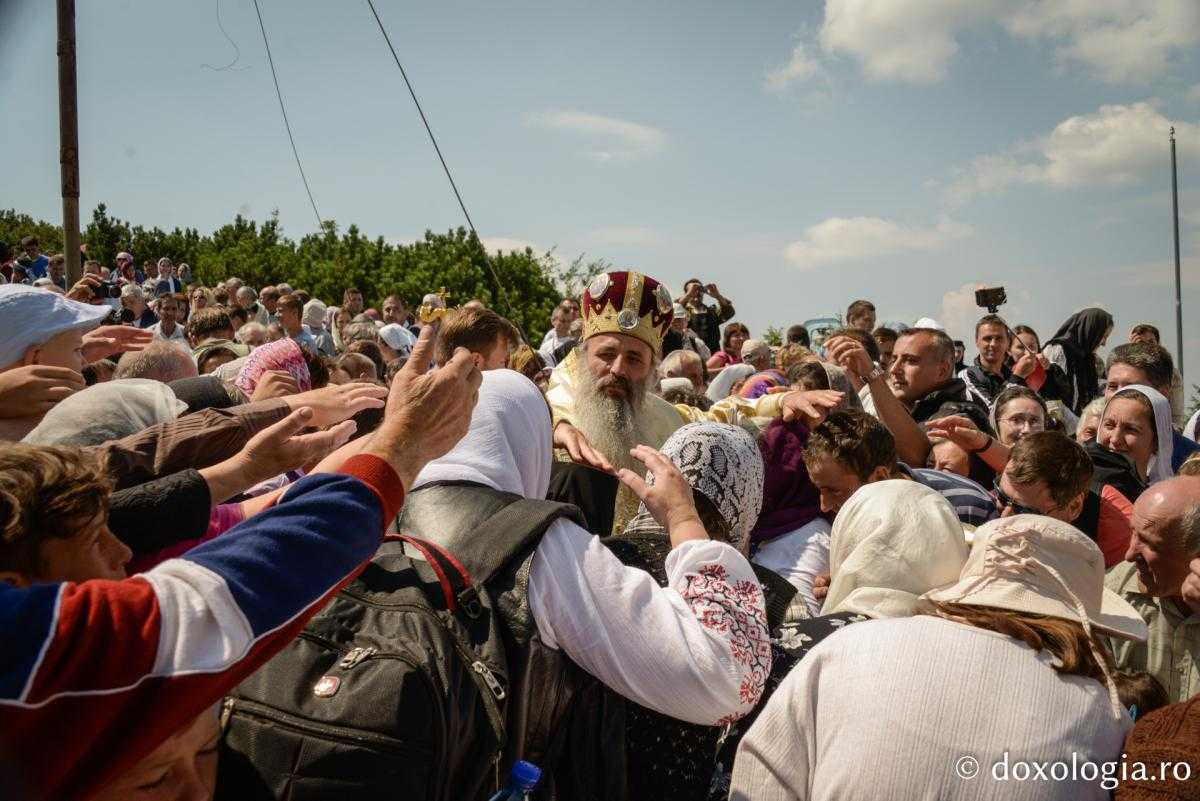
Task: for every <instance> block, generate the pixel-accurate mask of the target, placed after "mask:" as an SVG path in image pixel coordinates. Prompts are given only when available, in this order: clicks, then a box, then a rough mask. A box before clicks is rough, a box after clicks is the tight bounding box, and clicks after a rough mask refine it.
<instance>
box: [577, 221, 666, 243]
mask: <svg viewBox="0 0 1200 801" xmlns="http://www.w3.org/2000/svg"><path fill="white" fill-rule="evenodd" d="M587 238H588V241H589V242H591V243H592V244H594V245H599V246H602V247H622V246H639V245H653V244H656V243H657V242H658V241H659V239H660V237H659V235H658V232H657V231H655V230H654V229H653V228H647V227H645V226H640V225H614V226H611V227H607V228H597V229H596V230H594V231H591V232H590V233H589V234H588V235H587Z"/></svg>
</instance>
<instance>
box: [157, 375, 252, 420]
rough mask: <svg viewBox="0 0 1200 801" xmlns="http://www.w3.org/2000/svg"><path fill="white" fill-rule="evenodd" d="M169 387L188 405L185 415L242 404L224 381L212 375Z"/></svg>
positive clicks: (190, 379) (196, 377)
mask: <svg viewBox="0 0 1200 801" xmlns="http://www.w3.org/2000/svg"><path fill="white" fill-rule="evenodd" d="M168 386H169V387H171V391H172V392H174V393H175V397H177V398H179V400H181V401H183V402H184V403H186V404H187V410H186V411H185V412H184V414H191V413H192V412H198V411H200V410H201V409H228V408H229V407H230V406H237V405H238V404H239V403H241V400H240V399H237V398H234V397H233V396H232V395H231V394H230V392H229V388H228V386H226V384H225V382H224V381H222V380H221V379H219V378H217V377H216V376H212V375H199V376H194V377H192V378H180V379H178V380H177V381H172V382H171V383H170V384H168Z"/></svg>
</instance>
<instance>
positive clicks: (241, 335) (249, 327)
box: [233, 321, 267, 345]
mask: <svg viewBox="0 0 1200 801" xmlns="http://www.w3.org/2000/svg"><path fill="white" fill-rule="evenodd" d="M252 331H260V332H262V340H263V342H266V341H267V327H266V326H265V325H263V324H262V323H257V322H253V321H251V322H248V323H246V324H245V325H243V326H242V327H241V328H239V329H238V330H237V333H236V334H234V335H233V338H234V339H235V340H237V341H238V342H241V343H242V344H243V345H244V344H246V334H248V333H250V332H252Z"/></svg>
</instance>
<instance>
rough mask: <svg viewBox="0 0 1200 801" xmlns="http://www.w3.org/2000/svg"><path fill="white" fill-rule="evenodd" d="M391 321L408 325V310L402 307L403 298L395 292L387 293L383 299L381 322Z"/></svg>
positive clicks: (386, 323)
mask: <svg viewBox="0 0 1200 801" xmlns="http://www.w3.org/2000/svg"><path fill="white" fill-rule="evenodd" d="M393 323H395V324H396V325H402V326H404V327H406V328H407V327H408V326H409V325H410V321H409V319H408V312H407V310H406V309H405V307H404V299H403V298H401V297H400V296H399V295H396V294H392V295H388V296H387V297H386V298H384V299H383V324H384V325H391V324H393Z"/></svg>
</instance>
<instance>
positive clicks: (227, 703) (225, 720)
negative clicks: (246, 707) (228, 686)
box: [221, 697, 234, 732]
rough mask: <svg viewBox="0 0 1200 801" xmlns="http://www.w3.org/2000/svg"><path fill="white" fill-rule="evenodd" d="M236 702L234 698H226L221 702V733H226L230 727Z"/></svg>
mask: <svg viewBox="0 0 1200 801" xmlns="http://www.w3.org/2000/svg"><path fill="white" fill-rule="evenodd" d="M233 704H234V700H233V698H232V697H229V698H226V699H225V700H224V701H222V702H221V731H222V732H224V731H225V729H226V728H227V727H228V726H229V718H230V716H231V715H233Z"/></svg>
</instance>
